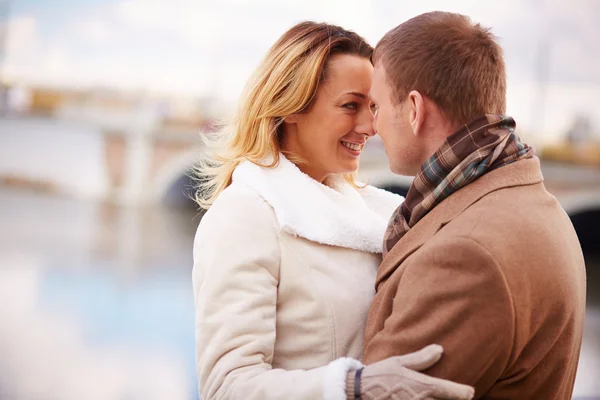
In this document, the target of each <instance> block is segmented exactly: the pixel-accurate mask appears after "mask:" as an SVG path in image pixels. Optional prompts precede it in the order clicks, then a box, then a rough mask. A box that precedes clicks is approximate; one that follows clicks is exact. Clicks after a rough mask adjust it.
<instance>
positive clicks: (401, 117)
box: [370, 61, 424, 176]
mask: <svg viewBox="0 0 600 400" xmlns="http://www.w3.org/2000/svg"><path fill="white" fill-rule="evenodd" d="M393 96H394V94H393V90H392V87H391V86H390V85H389V84H388V79H387V74H386V72H385V68H384V67H383V63H382V62H381V61H379V62H378V63H377V64H376V65H375V69H374V70H373V82H372V84H371V91H370V97H371V101H372V102H373V109H374V113H375V119H374V120H373V129H374V130H375V132H376V133H378V134H379V136H381V139H382V141H383V145H384V146H385V151H386V153H387V156H388V159H389V162H390V170H391V171H392V172H393V173H395V174H399V175H409V176H414V175H416V174H417V173H418V172H419V169H420V168H421V165H422V163H423V162H424V160H422V155H423V150H424V148H423V147H424V143H422V142H423V140H421V139H420V138H419V137H418V136H416V135H415V134H414V132H413V129H412V126H411V124H410V117H411V104H410V103H409V102H408V101H407V99H403V101H402V102H401V103H400V104H398V101H397V100H395V99H394V97H393Z"/></svg>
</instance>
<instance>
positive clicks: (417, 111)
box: [408, 90, 425, 136]
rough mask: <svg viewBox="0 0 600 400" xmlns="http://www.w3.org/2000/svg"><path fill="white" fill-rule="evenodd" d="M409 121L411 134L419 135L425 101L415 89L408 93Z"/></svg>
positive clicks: (423, 119) (423, 120) (423, 117)
mask: <svg viewBox="0 0 600 400" xmlns="http://www.w3.org/2000/svg"><path fill="white" fill-rule="evenodd" d="M408 107H409V108H410V109H409V113H408V118H409V123H410V126H411V127H412V131H413V135H415V136H419V135H420V134H421V128H422V127H423V124H424V122H425V101H424V99H423V95H422V94H421V93H419V92H417V91H416V90H413V91H411V92H410V93H409V94H408Z"/></svg>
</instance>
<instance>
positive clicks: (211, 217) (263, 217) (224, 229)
mask: <svg viewBox="0 0 600 400" xmlns="http://www.w3.org/2000/svg"><path fill="white" fill-rule="evenodd" d="M230 189H231V190H229V191H225V192H224V193H223V194H222V195H221V197H220V198H219V201H218V202H217V203H215V205H213V208H212V209H211V210H210V211H209V212H208V213H207V214H206V216H205V217H204V219H203V220H202V222H201V224H200V227H199V229H198V233H197V235H196V239H195V244H194V272H193V279H194V296H195V302H196V347H197V350H196V354H197V372H198V380H199V385H200V392H201V393H202V398H203V399H206V400H208V399H322V398H326V399H336V398H339V399H345V398H346V397H345V391H344V389H345V386H344V385H345V378H346V373H347V372H348V371H349V370H354V369H356V368H359V367H360V366H361V364H360V363H359V362H358V361H356V360H353V359H338V360H336V361H334V362H332V363H330V364H329V365H327V366H323V367H320V368H316V369H312V370H306V371H305V370H294V371H285V370H281V369H274V368H273V367H272V365H271V363H272V360H273V349H274V344H275V336H276V330H275V326H276V305H277V286H278V281H279V262H280V252H279V237H278V230H277V228H276V220H275V216H274V213H273V211H272V209H271V208H270V207H269V206H268V205H267V204H266V203H264V201H263V200H262V199H261V198H260V197H258V195H256V194H255V193H253V192H251V191H250V190H249V189H245V188H230Z"/></svg>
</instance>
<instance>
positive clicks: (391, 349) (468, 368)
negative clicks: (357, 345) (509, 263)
mask: <svg viewBox="0 0 600 400" xmlns="http://www.w3.org/2000/svg"><path fill="white" fill-rule="evenodd" d="M427 246H428V247H426V248H424V247H423V248H421V249H420V250H419V252H418V253H417V254H415V255H414V256H413V257H412V258H410V259H408V260H406V261H405V262H406V263H407V265H406V269H405V270H404V271H403V275H402V277H401V279H400V282H399V284H398V286H397V288H395V289H394V290H393V293H395V295H394V299H393V308H392V313H391V314H390V315H389V317H387V319H386V320H385V322H384V323H383V324H382V326H381V329H380V330H379V332H377V333H376V334H375V335H374V336H373V337H372V339H371V340H369V342H368V343H366V346H365V352H364V358H363V361H364V362H365V363H367V364H369V363H372V362H375V361H378V360H381V359H384V358H387V357H390V356H393V355H400V354H406V353H410V352H412V351H416V350H418V349H419V348H421V347H424V346H426V345H428V344H431V343H436V344H440V345H442V346H443V348H444V356H443V357H442V359H441V361H440V362H439V363H437V364H436V365H434V366H433V367H432V368H430V369H428V370H427V371H426V372H427V374H429V375H432V376H435V377H439V378H444V379H449V380H452V381H456V382H459V383H463V384H467V385H471V386H474V387H475V389H476V394H475V398H480V397H481V396H482V395H484V394H485V393H486V392H487V391H488V390H489V389H490V387H491V386H492V384H493V383H494V382H496V381H497V380H498V379H499V378H500V377H501V374H502V373H503V371H504V370H505V368H506V367H507V364H508V362H509V358H510V355H511V352H512V345H513V342H514V334H515V333H514V330H515V325H514V316H515V314H514V310H513V304H512V300H511V296H510V292H509V290H508V286H507V283H506V280H505V278H504V275H503V273H502V271H501V269H500V268H499V266H498V264H497V262H496V261H495V259H494V258H493V257H492V255H491V254H490V253H488V252H487V251H486V250H485V249H484V248H483V247H482V246H480V245H479V244H478V243H477V242H475V241H474V240H472V239H469V238H461V237H456V238H453V239H452V241H451V242H448V241H445V242H444V243H441V242H440V243H434V244H432V245H427ZM369 318H373V319H374V320H377V316H376V314H373V315H370V316H369ZM370 322H371V321H369V323H370Z"/></svg>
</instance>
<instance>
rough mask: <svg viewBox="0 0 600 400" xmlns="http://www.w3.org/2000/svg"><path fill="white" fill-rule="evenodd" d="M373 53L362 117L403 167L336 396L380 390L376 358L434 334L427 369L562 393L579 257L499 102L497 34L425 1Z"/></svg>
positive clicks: (571, 371) (512, 391) (487, 388)
mask: <svg viewBox="0 0 600 400" xmlns="http://www.w3.org/2000/svg"><path fill="white" fill-rule="evenodd" d="M373 60H374V65H375V70H374V74H373V84H372V87H371V95H372V99H373V102H374V107H375V109H376V110H377V111H376V112H377V114H376V117H375V122H374V125H375V130H376V131H377V132H378V133H379V135H380V136H381V138H382V139H383V142H384V145H385V148H386V151H387V153H388V156H389V159H390V167H391V169H392V172H394V173H397V174H402V175H416V177H415V180H414V182H413V184H412V187H411V188H410V191H409V192H408V195H407V197H406V200H405V202H404V204H403V205H402V206H401V207H400V208H399V209H398V210H397V211H396V212H395V214H394V216H393V217H392V219H391V221H390V226H389V228H388V231H387V233H386V238H385V242H384V259H383V263H382V265H381V267H380V269H379V271H378V276H377V281H376V290H377V293H376V296H375V298H374V300H373V303H372V305H371V310H370V314H369V319H368V323H367V328H366V335H365V350H364V360H363V362H364V363H365V364H367V367H365V368H364V369H363V370H358V371H357V372H349V373H348V377H347V393H348V398H352V399H353V398H359V397H361V396H362V398H363V399H373V398H375V397H377V398H383V397H385V396H386V395H387V397H392V396H393V395H394V393H396V392H397V391H398V389H397V388H395V387H394V385H395V382H396V380H395V378H394V375H395V369H394V368H388V373H387V375H384V374H382V365H384V364H382V363H385V361H380V360H384V359H386V358H387V357H390V356H395V355H399V354H406V353H410V352H413V351H415V350H418V349H419V348H421V347H423V346H424V345H426V344H429V343H438V344H440V345H441V346H442V347H443V348H444V356H443V358H442V359H441V360H440V361H439V362H438V363H437V364H435V365H433V366H432V367H431V368H429V369H427V370H426V372H427V373H428V374H429V375H431V376H434V377H438V378H444V379H448V380H452V381H456V382H459V383H463V384H467V385H471V386H473V387H475V398H486V399H545V400H549V399H570V398H571V394H572V390H573V384H574V380H575V373H576V369H577V362H578V358H579V351H580V346H581V339H582V330H583V320H584V313H585V267H584V261H583V256H582V252H581V248H580V246H579V242H578V240H577V236H576V234H575V231H574V229H573V226H572V224H571V222H570V220H569V218H568V216H567V214H566V213H565V212H564V211H563V209H562V208H561V206H560V205H559V203H558V202H557V200H556V199H555V198H554V197H553V196H552V195H550V194H549V193H548V192H547V191H546V189H545V188H544V184H543V177H542V174H541V170H540V164H539V160H538V158H537V157H535V156H534V151H533V149H531V148H530V147H529V146H527V145H526V144H524V143H523V142H521V141H520V139H519V137H518V136H517V135H516V133H515V122H514V121H513V120H512V119H511V118H510V117H505V116H503V115H504V114H505V108H506V105H505V104H506V76H505V67H504V61H503V55H502V50H501V48H500V47H499V45H498V44H497V42H496V40H495V38H494V36H493V35H492V34H491V33H490V32H489V30H488V29H486V28H483V27H482V26H480V25H478V24H473V23H472V22H471V21H470V20H469V19H468V18H467V17H465V16H461V15H457V14H451V13H444V12H432V13H428V14H423V15H420V16H418V17H415V18H413V19H411V20H409V21H407V22H405V23H403V24H401V25H399V26H398V27H396V28H395V29H393V30H392V31H390V32H389V33H387V34H386V35H385V36H384V37H383V39H382V40H381V41H380V42H379V43H378V45H377V47H376V49H375V53H374V57H373ZM373 363H374V364H373ZM369 364H371V365H369Z"/></svg>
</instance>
